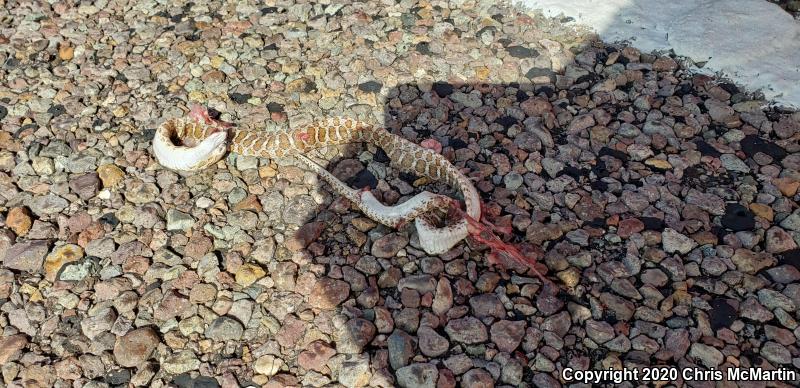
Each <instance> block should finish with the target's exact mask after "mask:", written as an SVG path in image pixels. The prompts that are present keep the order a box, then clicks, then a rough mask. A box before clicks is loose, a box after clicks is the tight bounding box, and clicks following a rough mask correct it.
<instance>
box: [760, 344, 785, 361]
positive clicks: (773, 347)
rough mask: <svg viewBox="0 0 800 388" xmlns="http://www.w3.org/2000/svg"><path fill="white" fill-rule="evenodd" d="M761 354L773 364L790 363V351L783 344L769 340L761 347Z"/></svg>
mask: <svg viewBox="0 0 800 388" xmlns="http://www.w3.org/2000/svg"><path fill="white" fill-rule="evenodd" d="M760 353H761V355H762V356H764V358H766V359H767V360H769V362H771V363H774V364H791V363H792V353H791V352H789V349H786V347H784V346H783V345H781V344H779V343H777V342H772V341H769V342H767V343H765V344H764V346H762V347H761V352H760Z"/></svg>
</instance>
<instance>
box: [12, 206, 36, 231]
mask: <svg viewBox="0 0 800 388" xmlns="http://www.w3.org/2000/svg"><path fill="white" fill-rule="evenodd" d="M32 224H33V220H32V219H31V212H30V211H29V210H28V208H26V207H13V208H11V210H9V211H8V215H7V216H6V226H8V227H9V229H11V230H12V231H14V233H16V234H17V236H24V235H25V233H28V231H29V230H31V225H32Z"/></svg>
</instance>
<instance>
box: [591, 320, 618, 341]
mask: <svg viewBox="0 0 800 388" xmlns="http://www.w3.org/2000/svg"><path fill="white" fill-rule="evenodd" d="M586 335H587V336H588V337H589V338H591V339H592V341H594V342H597V343H598V344H604V343H606V342H608V341H611V339H613V338H614V328H613V327H612V326H611V325H610V324H609V323H608V322H605V321H595V320H589V321H586Z"/></svg>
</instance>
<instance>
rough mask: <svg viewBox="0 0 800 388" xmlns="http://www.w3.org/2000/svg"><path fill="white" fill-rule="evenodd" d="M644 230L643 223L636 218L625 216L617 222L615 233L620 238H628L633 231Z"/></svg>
mask: <svg viewBox="0 0 800 388" xmlns="http://www.w3.org/2000/svg"><path fill="white" fill-rule="evenodd" d="M643 230H644V223H643V222H642V221H641V220H639V219H638V218H626V219H624V220H622V221H620V222H619V225H618V226H617V235H619V236H620V237H622V238H628V237H630V236H631V235H633V234H634V233H639V232H641V231H643Z"/></svg>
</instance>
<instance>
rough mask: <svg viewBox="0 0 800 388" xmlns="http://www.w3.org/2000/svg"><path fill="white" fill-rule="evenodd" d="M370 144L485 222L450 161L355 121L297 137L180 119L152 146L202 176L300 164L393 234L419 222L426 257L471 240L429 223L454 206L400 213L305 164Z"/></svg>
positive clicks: (462, 230) (426, 198)
mask: <svg viewBox="0 0 800 388" xmlns="http://www.w3.org/2000/svg"><path fill="white" fill-rule="evenodd" d="M358 142H366V143H371V144H374V145H376V146H378V147H380V148H382V149H383V150H384V151H385V152H386V154H387V155H388V156H389V158H390V159H391V164H392V166H394V167H395V168H398V169H400V170H401V171H404V172H409V173H414V174H416V175H419V176H424V177H427V178H429V179H431V180H433V181H442V182H444V183H447V184H448V185H450V186H452V187H455V188H457V189H458V190H459V191H460V192H461V194H462V195H463V197H464V202H465V208H466V209H465V210H466V214H467V215H468V216H469V217H471V218H473V219H475V220H478V219H480V215H481V208H480V200H479V197H478V193H477V191H476V190H475V187H474V186H473V185H472V182H470V180H469V179H468V178H467V177H466V176H465V175H464V174H463V173H462V172H461V171H460V170H458V169H457V168H456V167H455V166H453V165H452V164H451V163H450V162H449V161H448V160H447V159H446V158H445V157H444V156H442V155H440V154H438V153H436V152H433V151H432V150H429V149H426V148H423V147H421V146H419V145H417V144H414V143H412V142H410V141H408V140H406V139H404V138H402V137H399V136H397V135H394V134H392V133H390V132H389V131H387V130H385V129H383V128H380V127H376V126H373V125H370V124H368V123H365V122H361V121H358V120H354V119H349V118H338V117H337V118H330V119H327V120H323V121H320V122H316V123H314V124H311V125H308V126H304V127H301V128H297V129H283V130H278V131H254V130H247V129H227V128H223V127H220V126H219V125H215V122H214V121H213V120H207V121H206V122H203V120H196V119H193V118H189V117H187V118H176V119H170V120H167V121H165V122H164V123H162V124H161V125H160V126H159V127H158V129H157V130H156V133H155V136H154V138H153V151H154V155H155V157H156V159H157V161H158V162H159V163H160V164H161V165H162V166H164V167H167V168H170V169H173V170H180V171H197V170H201V169H204V168H207V167H209V166H211V165H213V164H214V163H216V162H217V161H219V160H220V159H221V158H222V157H223V156H224V155H225V154H226V153H227V152H234V153H238V154H240V155H247V156H257V157H264V158H282V157H289V156H292V157H295V158H297V159H298V160H299V161H300V162H301V163H303V164H304V165H305V166H306V167H307V168H308V169H310V170H311V171H313V172H315V173H316V174H318V175H319V176H320V177H321V178H322V179H324V180H325V181H326V182H328V184H330V185H331V187H332V188H333V190H334V191H335V192H336V193H338V194H339V195H342V196H344V197H346V198H347V199H349V200H350V201H352V202H353V203H354V204H355V205H356V206H357V207H358V208H359V209H360V210H361V211H362V212H363V213H364V214H366V215H367V216H368V217H369V218H371V219H373V220H375V221H377V222H380V223H381V224H383V225H386V226H389V227H398V226H399V225H401V224H403V223H405V222H409V221H411V220H414V222H415V225H416V228H417V233H418V236H419V242H420V246H421V247H422V249H423V250H424V251H425V252H426V253H428V254H431V255H436V254H441V253H444V252H447V251H448V250H450V249H451V248H452V247H453V246H455V245H456V244H458V242H460V241H461V240H463V239H464V238H466V237H467V235H468V230H467V220H466V219H461V220H459V221H457V222H455V223H454V224H452V225H449V226H444V227H437V226H435V225H434V223H433V221H432V220H431V219H430V218H429V216H430V215H431V214H433V213H434V212H437V211H446V210H447V209H448V206H449V205H450V203H451V202H452V199H450V198H449V197H446V196H442V195H438V194H433V193H430V192H427V191H424V192H422V193H419V194H417V195H416V196H414V197H412V198H411V199H409V200H407V201H405V202H403V203H401V204H398V205H395V206H386V205H383V204H382V203H380V201H378V200H377V199H376V198H375V196H373V195H372V193H370V192H369V191H363V190H355V189H352V188H350V187H349V186H347V185H346V184H345V183H344V182H342V181H340V180H339V179H338V178H336V177H335V176H334V175H333V174H331V173H330V172H328V171H327V170H325V168H323V167H322V166H321V165H319V164H318V163H316V162H314V161H313V160H311V159H309V158H308V157H307V156H305V155H306V154H307V153H308V152H310V151H311V150H314V149H317V148H321V147H325V146H330V145H339V144H349V143H358Z"/></svg>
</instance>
